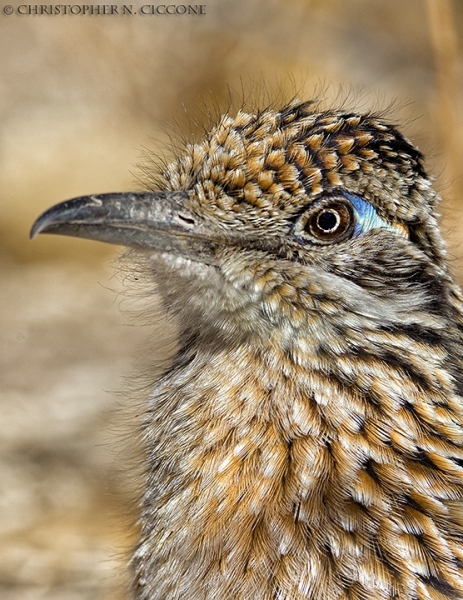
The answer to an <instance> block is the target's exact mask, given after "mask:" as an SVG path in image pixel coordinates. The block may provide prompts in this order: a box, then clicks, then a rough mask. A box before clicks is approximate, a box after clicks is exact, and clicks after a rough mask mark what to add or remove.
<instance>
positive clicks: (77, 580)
mask: <svg viewBox="0 0 463 600" xmlns="http://www.w3.org/2000/svg"><path fill="white" fill-rule="evenodd" d="M15 2H16V4H15V5H14V6H15V7H16V6H17V5H18V4H19V3H18V1H17V0H15ZM204 2H205V6H206V14H205V15H204V16H169V17H167V16H145V17H142V16H139V15H133V16H116V15H113V16H86V17H84V16H63V15H55V16H39V15H29V16H27V15H24V16H21V15H18V14H13V15H10V16H8V15H5V14H4V13H1V14H0V181H1V195H0V211H1V213H0V214H1V217H0V277H1V285H0V298H1V304H0V306H1V312H0V320H1V323H0V335H1V338H2V344H1V347H0V376H1V381H2V385H1V388H0V390H1V396H0V438H1V444H0V597H1V598H2V599H3V600H19V599H21V600H29V599H30V600H32V599H33V600H35V599H39V598H47V599H56V600H58V599H59V600H84V599H85V600H87V599H89V600H90V599H98V600H103V599H104V600H108V599H111V600H112V599H114V600H122V599H123V598H125V597H126V596H125V592H124V589H125V587H124V586H125V583H124V569H125V563H126V551H127V548H129V547H130V544H131V543H132V541H133V539H134V534H133V532H132V531H131V530H130V528H129V527H128V525H127V522H128V521H127V518H126V516H127V513H128V512H130V511H129V509H128V508H127V506H128V505H130V499H131V498H133V497H135V494H134V492H133V487H134V486H133V481H132V480H131V478H130V475H129V473H127V476H125V475H124V472H125V471H124V465H123V464H122V465H121V462H123V461H124V459H123V458H121V457H122V456H123V454H120V453H119V448H120V439H119V436H120V431H121V430H124V426H121V425H120V423H119V422H118V419H119V416H118V414H119V413H118V411H117V409H118V407H119V406H120V405H124V403H129V402H130V399H126V400H124V399H121V398H120V397H118V396H117V395H115V393H114V390H118V389H120V388H121V387H123V381H122V375H123V374H124V373H130V371H131V369H132V366H131V362H132V357H133V356H134V353H135V351H136V348H138V347H139V346H140V344H142V342H143V340H144V338H145V337H146V333H145V330H144V328H142V327H133V326H131V325H130V324H129V320H128V318H127V317H126V316H124V315H123V314H121V312H120V310H119V299H118V296H117V295H116V294H115V293H114V291H112V290H113V289H114V288H117V286H118V284H117V282H116V281H115V280H114V278H113V268H112V267H111V266H110V264H109V263H110V259H111V257H112V256H114V255H115V253H117V251H118V249H116V248H113V247H110V246H105V245H103V244H101V245H99V244H96V243H93V242H88V241H79V240H74V239H71V238H59V237H56V238H55V237H53V236H50V237H46V236H43V237H40V238H39V239H37V240H34V242H29V240H28V232H29V229H30V226H31V224H32V222H33V220H34V219H35V218H36V217H37V216H38V214H39V213H40V212H41V211H43V210H44V209H46V208H48V207H49V206H51V205H52V204H54V203H56V202H59V201H61V200H65V199H67V198H71V197H74V196H79V195H83V194H87V193H92V192H109V191H123V190H129V189H131V188H137V189H138V188H139V185H140V184H139V183H138V182H137V180H136V175H135V173H136V164H137V162H139V161H140V159H141V158H142V148H143V147H148V148H152V147H157V148H158V150H159V151H160V152H166V153H168V151H169V144H170V141H169V135H170V133H171V132H172V131H174V130H175V128H176V127H177V126H176V125H175V124H176V123H178V127H179V128H180V129H182V128H183V127H184V126H185V124H186V123H187V121H188V120H192V121H194V120H197V121H198V122H199V123H202V122H204V120H205V110H204V107H203V104H202V101H201V100H200V98H201V97H203V98H204V99H205V100H206V102H207V101H209V102H210V100H211V98H215V101H216V103H217V104H219V105H221V104H223V105H226V104H227V102H228V95H229V89H230V88H231V89H232V90H237V92H236V94H235V97H236V98H239V96H240V93H241V91H240V90H241V88H242V86H243V87H244V88H245V89H246V90H247V91H248V92H246V93H249V90H252V89H253V88H254V87H259V86H260V82H261V81H262V80H263V79H265V80H266V81H267V82H268V88H269V89H270V90H274V91H275V90H278V88H279V87H280V88H282V89H283V90H284V92H285V93H286V94H287V95H291V94H292V93H293V92H294V90H295V89H299V96H300V97H303V98H309V97H311V96H312V95H313V94H314V93H315V92H314V90H317V93H319V92H320V89H322V88H325V91H324V92H323V96H324V97H326V98H328V99H329V98H336V97H337V96H338V93H339V90H340V89H342V90H343V91H342V92H341V93H340V94H339V97H340V98H345V96H346V93H348V92H349V91H351V99H352V98H354V101H352V100H351V104H352V102H353V103H355V102H356V103H357V104H358V106H359V107H360V108H361V109H362V110H368V109H369V108H372V107H373V108H384V107H387V106H389V105H390V104H391V103H392V102H394V101H396V100H398V103H397V106H398V107H399V108H397V109H395V111H394V109H393V110H392V112H391V117H390V118H391V119H392V120H396V121H398V122H399V123H400V122H401V123H403V129H404V130H405V133H406V134H407V135H408V136H409V137H410V138H411V139H413V140H414V142H415V143H416V144H417V145H418V146H419V147H420V148H421V149H422V150H423V151H424V152H425V153H426V154H427V155H428V168H429V170H430V171H431V172H432V173H433V174H434V175H435V176H436V177H437V182H436V186H437V188H438V189H439V191H440V192H441V194H442V196H443V203H442V205H441V212H442V214H443V219H442V226H443V231H444V234H445V236H446V238H447V239H448V242H449V251H450V256H451V259H452V264H453V268H454V272H455V273H456V275H457V277H458V278H459V279H460V281H463V270H462V269H463V261H462V259H463V246H462V244H461V240H462V239H463V217H462V215H461V210H462V203H461V198H462V192H463V163H462V161H461V156H462V149H463V129H462V120H463V104H462V87H461V76H462V51H463V49H462V39H461V38H462V32H463V3H462V2H461V1H460V0H454V1H453V2H452V1H451V0H407V1H406V2H404V1H403V0H247V1H245V0H204ZM177 4H180V2H177ZM2 6H3V4H2ZM140 6H141V3H139V4H134V9H137V8H139V7H140ZM355 99H356V100H355ZM214 110H215V109H214ZM153 138H154V139H155V140H156V143H155V142H153ZM115 409H116V411H115ZM121 467H122V470H121Z"/></svg>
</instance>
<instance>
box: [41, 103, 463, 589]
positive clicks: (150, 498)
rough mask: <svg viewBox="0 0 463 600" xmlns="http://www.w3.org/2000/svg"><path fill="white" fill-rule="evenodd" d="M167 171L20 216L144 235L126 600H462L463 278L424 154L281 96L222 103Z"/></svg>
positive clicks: (67, 228)
mask: <svg viewBox="0 0 463 600" xmlns="http://www.w3.org/2000/svg"><path fill="white" fill-rule="evenodd" d="M163 175H164V181H165V183H164V190H163V192H148V193H146V194H127V195H121V194H112V195H106V196H94V197H89V198H81V199H77V200H74V201H70V202H68V203H63V204H61V205H58V207H54V208H52V209H50V211H47V213H45V214H44V215H43V216H42V217H41V218H40V219H39V220H38V222H37V224H36V226H35V231H43V232H49V233H66V234H70V235H78V236H81V237H90V238H94V239H102V240H104V241H110V242H115V243H124V244H126V245H128V246H137V247H141V248H142V250H141V255H142V259H141V261H142V264H143V268H144V269H145V273H146V277H148V278H152V279H153V280H155V281H156V282H157V283H158V287H159V292H160V293H161V295H162V297H163V299H164V302H165V305H166V307H167V309H168V310H169V311H171V312H172V314H175V315H176V316H177V318H178V320H179V324H180V332H181V334H180V347H179V351H178V354H177V355H176V357H175V358H174V359H173V362H172V365H171V366H170V367H169V369H168V370H167V372H165V373H164V374H163V375H162V376H161V377H160V379H159V380H158V381H157V382H156V384H155V386H154V389H153V392H152V394H151V395H150V397H149V399H148V401H147V405H146V413H145V415H144V419H143V435H144V441H145V444H146V448H147V454H146V482H145V490H146V491H145V495H144V500H143V508H142V516H141V523H142V532H141V538H140V542H139V544H138V546H137V549H136V551H135V554H134V559H133V567H134V573H135V577H134V595H135V597H136V598H137V599H139V600H160V599H169V600H180V599H182V600H183V599H192V600H212V599H216V598H220V599H222V600H232V599H238V600H245V599H246V600H277V599H278V600H301V599H303V598H304V599H311V600H361V599H362V600H370V599H375V600H391V599H395V600H425V599H433V600H434V599H435V600H437V599H439V600H440V599H442V600H443V599H444V598H454V599H463V510H462V507H463V429H462V423H463V399H462V397H461V395H460V394H461V393H462V391H463V375H462V364H463V363H462V358H463V333H462V332H463V318H462V314H463V311H462V297H461V293H460V291H459V289H458V287H457V286H456V284H455V283H454V282H453V281H452V279H451V277H450V275H449V273H448V270H447V267H446V264H445V261H444V256H445V253H444V249H443V244H442V241H441V238H440V235H439V232H438V229H437V224H436V219H435V204H436V194H435V192H434V191H433V190H432V187H431V184H430V180H429V178H428V177H427V175H426V173H425V171H424V168H423V160H422V156H421V154H420V153H419V151H418V150H416V149H415V148H414V147H413V146H412V145H411V143H410V142H409V141H408V140H406V139H405V138H404V137H403V136H402V135H401V134H400V133H399V132H398V131H397V130H396V129H395V127H393V126H390V125H388V124H386V123H384V122H383V121H382V120H381V119H380V118H378V117H376V116H374V115H363V116H362V115H356V114H350V113H344V112H343V111H342V110H328V111H321V110H317V108H316V107H315V106H313V105H312V104H311V103H299V102H293V103H291V104H289V105H288V106H286V107H284V108H283V109H282V110H279V111H278V110H270V109H269V110H265V111H262V112H260V113H258V114H247V113H244V112H242V111H240V112H238V114H237V115H236V116H235V117H230V116H224V117H223V118H222V119H221V120H220V121H219V123H218V125H217V126H216V127H214V128H213V129H212V130H211V132H210V133H209V135H208V136H207V138H206V139H205V140H204V141H203V142H202V143H201V144H197V145H191V146H187V147H186V149H185V154H184V155H183V156H182V157H181V158H179V159H178V160H177V161H176V162H174V163H172V164H171V165H169V166H167V167H166V169H165V170H164V174H163ZM368 215H369V216H368Z"/></svg>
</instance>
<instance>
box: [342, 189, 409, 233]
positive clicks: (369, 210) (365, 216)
mask: <svg viewBox="0 0 463 600" xmlns="http://www.w3.org/2000/svg"><path fill="white" fill-rule="evenodd" d="M343 195H344V196H345V197H346V198H348V199H349V201H350V202H351V204H352V208H353V209H354V216H355V225H354V231H353V234H352V237H357V236H359V235H361V234H362V233H365V232H366V231H370V230H371V229H378V228H381V229H387V230H388V231H392V232H394V233H396V234H397V235H400V236H401V237H405V238H408V231H407V228H406V227H405V226H404V225H402V224H400V223H397V224H394V225H391V223H388V222H387V221H385V220H384V219H382V218H381V217H380V216H379V215H378V213H377V212H376V210H375V208H374V206H373V205H372V204H370V203H369V202H366V201H365V200H362V198H359V197H358V196H354V194H349V193H347V192H344V193H343Z"/></svg>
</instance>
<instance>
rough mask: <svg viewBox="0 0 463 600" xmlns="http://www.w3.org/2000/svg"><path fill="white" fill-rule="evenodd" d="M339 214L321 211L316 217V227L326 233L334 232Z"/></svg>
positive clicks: (337, 225)
mask: <svg viewBox="0 0 463 600" xmlns="http://www.w3.org/2000/svg"><path fill="white" fill-rule="evenodd" d="M340 223H341V219H340V217H339V214H338V213H337V212H335V211H333V210H323V211H322V212H321V213H320V214H319V215H318V217H317V225H318V227H319V228H320V229H321V230H322V231H325V232H326V233H331V232H334V231H335V230H336V229H337V228H338V227H339V225H340Z"/></svg>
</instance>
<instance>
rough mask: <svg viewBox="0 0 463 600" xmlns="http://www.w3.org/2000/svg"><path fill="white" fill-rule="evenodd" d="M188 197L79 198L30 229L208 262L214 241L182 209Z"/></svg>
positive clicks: (53, 209) (154, 194)
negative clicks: (170, 253) (171, 253)
mask: <svg viewBox="0 0 463 600" xmlns="http://www.w3.org/2000/svg"><path fill="white" fill-rule="evenodd" d="M187 199H188V194H187V193H186V192H143V193H121V194H119V193H114V194H100V195H95V196H82V197H81V198H74V199H73V200H67V201H66V202H61V203H60V204H56V205H55V206H52V207H51V208H49V209H48V210H47V211H45V212H44V213H43V214H42V215H40V217H39V218H38V219H37V220H36V222H35V223H34V225H33V227H32V230H31V234H30V236H31V238H33V237H35V236H36V235H37V234H39V233H52V234H59V235H70V236H74V237H81V238H86V239H90V240H98V241H101V242H108V243H109V244H119V245H122V246H129V247H133V248H147V249H154V250H159V251H165V252H173V253H174V254H180V255H184V256H187V257H188V258H193V259H194V258H196V259H199V260H202V261H203V262H209V261H208V260H207V257H208V256H209V257H210V256H211V255H212V251H213V247H214V245H217V243H214V239H217V240H218V239H219V236H218V235H213V233H212V232H211V228H210V226H208V227H207V228H206V227H205V226H204V225H203V224H202V223H201V221H200V220H199V219H198V217H197V216H194V215H193V214H192V213H190V212H189V211H188V209H186V208H185V203H186V201H187Z"/></svg>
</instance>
